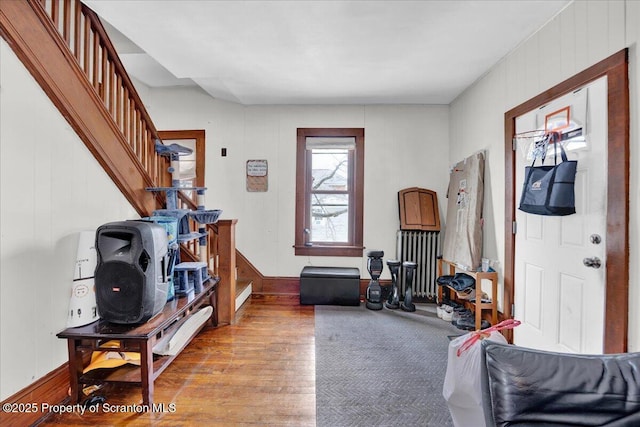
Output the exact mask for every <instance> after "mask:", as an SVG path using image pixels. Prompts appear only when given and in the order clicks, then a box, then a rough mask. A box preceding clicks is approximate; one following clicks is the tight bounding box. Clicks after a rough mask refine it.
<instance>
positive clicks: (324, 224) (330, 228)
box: [311, 194, 349, 242]
mask: <svg viewBox="0 0 640 427" xmlns="http://www.w3.org/2000/svg"><path fill="white" fill-rule="evenodd" d="M311 241H312V242H348V241H349V196H348V195H347V194H313V195H312V196H311Z"/></svg>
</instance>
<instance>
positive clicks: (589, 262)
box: [513, 77, 607, 354]
mask: <svg viewBox="0 0 640 427" xmlns="http://www.w3.org/2000/svg"><path fill="white" fill-rule="evenodd" d="M566 106H571V109H570V110H569V118H570V121H571V122H572V123H573V127H580V126H581V127H582V128H583V133H584V138H581V137H578V138H574V139H570V140H567V141H565V143H564V144H563V145H564V147H565V149H566V150H567V155H568V157H569V160H578V171H577V174H576V185H575V192H576V213H575V214H573V215H569V216H563V217H550V216H540V215H532V214H528V213H524V212H522V211H520V210H518V209H517V205H518V203H519V201H520V193H521V191H522V183H523V181H524V169H525V166H528V165H530V164H531V160H530V159H527V158H526V154H527V152H528V150H529V148H530V146H531V142H532V139H531V138H526V137H519V138H518V139H517V152H516V171H517V173H516V177H517V178H516V197H515V203H516V222H517V225H516V227H517V232H516V243H515V270H514V310H515V311H514V313H513V314H514V318H516V319H518V320H520V321H521V322H522V324H521V325H520V326H518V327H517V328H515V329H514V344H517V345H520V346H523V347H530V348H537V349H541V350H549V351H559V352H568V353H583V354H600V353H602V352H603V336H604V335H603V334H604V306H605V277H606V276H605V266H606V259H605V256H606V191H607V86H606V77H605V78H601V79H599V80H597V81H595V82H593V83H591V84H589V85H588V86H585V87H584V88H582V89H581V90H580V91H576V92H573V93H570V94H567V95H565V96H563V97H561V98H558V99H556V100H554V101H553V102H551V103H549V104H547V105H545V106H543V107H541V108H540V109H536V110H535V111H532V112H529V113H527V114H524V115H522V116H520V117H518V119H517V120H516V134H521V133H522V132H525V131H530V130H534V129H544V121H545V118H546V119H547V120H551V121H552V120H553V119H554V118H555V119H559V120H560V121H562V118H563V117H565V115H566V113H567V112H566V110H563V109H564V108H565V107H566ZM554 113H557V114H554ZM585 122H586V123H585ZM565 131H566V130H565ZM525 136H526V135H525ZM547 156H549V154H547ZM550 160H551V163H552V159H549V158H547V162H546V163H545V164H549V161H550ZM538 162H539V160H538ZM538 162H537V163H536V164H539V163H538ZM598 261H599V263H600V266H599V267H598Z"/></svg>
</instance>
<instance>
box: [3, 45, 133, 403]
mask: <svg viewBox="0 0 640 427" xmlns="http://www.w3.org/2000/svg"><path fill="white" fill-rule="evenodd" d="M0 58H2V61H0V124H1V125H0V161H1V167H0V174H1V175H0V207H1V208H2V212H1V215H0V235H1V239H0V378H2V382H0V400H4V399H5V398H7V397H9V396H11V395H12V394H14V393H15V392H17V391H18V390H21V389H22V388H24V387H26V386H28V385H29V384H31V383H32V382H34V381H35V380H37V379H38V378H40V377H42V376H44V375H46V374H47V373H48V372H51V371H52V370H54V369H56V368H58V367H59V366H60V365H62V364H63V363H65V362H66V361H67V345H66V341H65V340H61V339H58V338H57V337H56V334H57V333H58V332H60V331H61V330H63V329H64V328H65V327H66V321H67V308H68V305H69V297H70V294H71V280H72V278H73V268H74V264H75V252H76V245H77V242H76V239H77V234H78V232H79V231H81V230H92V229H96V228H97V227H98V226H100V225H101V224H103V223H106V222H109V221H116V220H122V219H130V218H135V217H136V214H135V211H134V210H133V209H132V208H131V206H130V205H129V203H128V202H127V201H126V199H125V198H124V196H123V195H122V194H121V193H120V191H119V190H118V189H117V188H116V187H115V185H114V184H113V183H112V181H111V180H110V178H109V177H108V176H107V175H106V174H105V173H104V171H103V170H102V168H101V166H100V165H99V164H98V163H97V162H96V161H95V159H94V158H93V156H92V155H91V154H90V153H89V151H88V150H87V149H86V148H85V146H84V144H83V143H82V142H81V141H80V139H79V138H78V136H77V135H76V134H75V132H74V131H73V129H71V127H70V126H69V124H68V123H67V122H66V121H65V120H64V118H63V117H62V116H61V115H60V113H59V112H58V110H57V109H56V108H55V106H54V105H53V104H52V103H51V102H50V101H49V98H48V97H47V96H46V95H45V93H44V92H43V91H42V90H41V89H40V86H38V84H37V83H36V82H35V80H34V79H33V78H32V77H31V75H30V74H29V73H28V71H27V70H26V69H25V68H24V66H23V65H22V63H21V62H20V60H19V59H18V58H17V57H16V56H15V54H14V53H13V51H12V50H11V48H10V47H9V46H8V45H7V43H6V42H5V41H4V39H1V38H0Z"/></svg>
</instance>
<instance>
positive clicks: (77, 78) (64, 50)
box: [0, 0, 250, 324]
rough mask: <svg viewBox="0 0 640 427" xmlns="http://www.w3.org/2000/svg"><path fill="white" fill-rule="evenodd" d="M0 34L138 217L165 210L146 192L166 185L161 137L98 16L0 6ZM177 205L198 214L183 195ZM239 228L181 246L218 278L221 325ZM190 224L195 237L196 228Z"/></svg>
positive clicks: (31, 4) (33, 4) (39, 4)
mask: <svg viewBox="0 0 640 427" xmlns="http://www.w3.org/2000/svg"><path fill="white" fill-rule="evenodd" d="M0 34H2V37H3V38H4V39H5V40H6V41H7V42H8V44H9V45H10V46H11V48H12V49H13V50H14V52H15V53H16V55H17V56H18V57H19V58H20V60H21V61H22V62H23V64H24V65H25V67H26V68H27V69H28V70H29V72H30V73H31V74H32V75H33V76H34V78H35V79H36V81H37V82H38V84H39V85H40V86H41V87H42V89H43V90H44V91H45V93H46V94H47V95H48V96H49V98H50V99H51V101H52V102H53V103H54V104H55V105H56V107H57V108H58V110H60V113H61V114H62V115H63V116H64V117H65V118H66V119H67V121H68V122H69V124H70V125H71V126H72V128H73V129H74V130H75V131H76V133H77V134H78V136H79V137H80V139H82V141H83V142H84V143H85V145H86V146H87V148H88V149H89V150H90V151H91V153H92V154H93V156H94V157H95V158H96V159H97V161H98V162H99V163H100V165H101V166H102V167H103V169H104V170H105V171H106V172H107V174H108V175H109V176H110V177H111V179H112V180H113V182H114V183H115V184H116V185H117V186H118V188H119V189H120V190H121V191H122V193H123V194H124V196H125V197H126V198H127V200H128V201H129V203H131V205H132V206H133V207H134V209H135V210H136V211H137V213H138V214H139V215H140V216H141V217H148V216H151V214H152V213H153V211H155V210H157V209H162V208H164V207H165V200H164V198H163V197H162V195H160V194H158V193H154V192H148V191H145V189H146V188H150V187H169V186H170V185H171V176H170V174H169V173H168V168H169V162H168V160H167V158H166V157H163V156H160V155H158V154H157V153H156V150H155V144H156V141H159V140H160V138H159V137H158V132H157V130H156V128H155V126H154V125H153V122H152V121H151V118H150V117H149V114H148V113H147V111H146V109H145V107H144V105H143V103H142V101H141V99H140V97H139V96H138V93H137V91H136V89H135V87H134V85H133V83H132V82H131V79H130V78H129V76H128V75H127V73H126V71H125V69H124V66H123V65H122V63H121V62H120V59H119V58H118V55H117V52H116V51H115V48H114V47H113V45H112V43H111V41H110V40H109V37H108V36H107V33H106V31H105V30H104V28H103V26H102V24H101V22H100V19H99V18H98V16H97V15H96V14H95V13H94V12H93V11H92V10H91V9H89V8H88V7H87V6H85V5H84V4H82V3H81V2H80V1H79V0H46V1H45V0H20V1H0ZM177 204H178V206H177V208H178V209H190V210H196V209H197V206H196V205H195V203H194V202H193V201H192V200H190V199H189V198H188V197H186V196H185V195H184V194H183V193H182V192H179V193H178V194H177ZM236 222H237V220H235V219H232V220H219V221H218V222H217V223H216V224H207V227H206V232H207V237H206V242H204V243H205V244H203V245H202V246H206V253H205V255H204V256H201V255H200V252H201V251H200V242H199V241H198V240H196V241H192V242H189V243H185V244H182V245H181V247H180V253H181V255H182V258H183V259H184V260H190V261H204V262H206V263H207V267H208V269H209V272H210V275H211V276H212V277H216V278H219V284H218V321H219V323H220V324H230V323H232V322H233V320H234V316H235V310H234V309H233V308H235V307H237V306H239V305H237V302H238V301H240V300H236V274H235V271H236V248H235V224H236ZM190 226H191V227H192V228H193V231H194V232H198V224H196V223H194V222H193V221H191V222H190ZM249 292H250V291H249ZM241 293H246V288H245V289H244V290H242V292H241ZM245 299H246V298H245ZM242 302H244V300H242Z"/></svg>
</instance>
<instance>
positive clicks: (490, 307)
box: [438, 259, 498, 329]
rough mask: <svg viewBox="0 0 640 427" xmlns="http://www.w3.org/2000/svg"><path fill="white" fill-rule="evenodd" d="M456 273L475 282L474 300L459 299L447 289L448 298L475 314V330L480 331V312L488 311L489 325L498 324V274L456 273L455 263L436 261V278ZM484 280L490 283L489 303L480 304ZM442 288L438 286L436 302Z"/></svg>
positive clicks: (453, 291) (439, 297) (440, 298)
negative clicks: (464, 275) (466, 275)
mask: <svg viewBox="0 0 640 427" xmlns="http://www.w3.org/2000/svg"><path fill="white" fill-rule="evenodd" d="M456 272H459V273H466V274H468V275H469V276H471V277H473V278H474V279H475V281H476V284H475V287H476V288H475V291H476V293H475V294H476V298H475V301H474V302H471V301H469V300H466V299H460V298H458V297H457V294H456V292H455V290H453V289H448V290H449V294H450V298H451V299H452V300H454V301H457V302H459V303H463V304H464V306H465V307H466V308H468V309H470V310H472V311H473V312H474V313H475V323H476V329H480V325H481V321H482V312H483V310H484V311H488V312H489V313H490V322H491V325H492V326H493V325H495V324H497V323H498V306H497V304H498V273H496V272H495V271H487V272H483V271H456V266H455V263H453V262H451V261H446V260H444V259H439V260H438V277H440V276H443V275H453V274H455V273H456ZM484 280H488V281H490V282H491V294H490V296H489V297H490V298H491V301H490V302H482V298H481V295H482V282H483V281H484ZM442 288H443V286H438V301H442V291H443V289H442Z"/></svg>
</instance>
